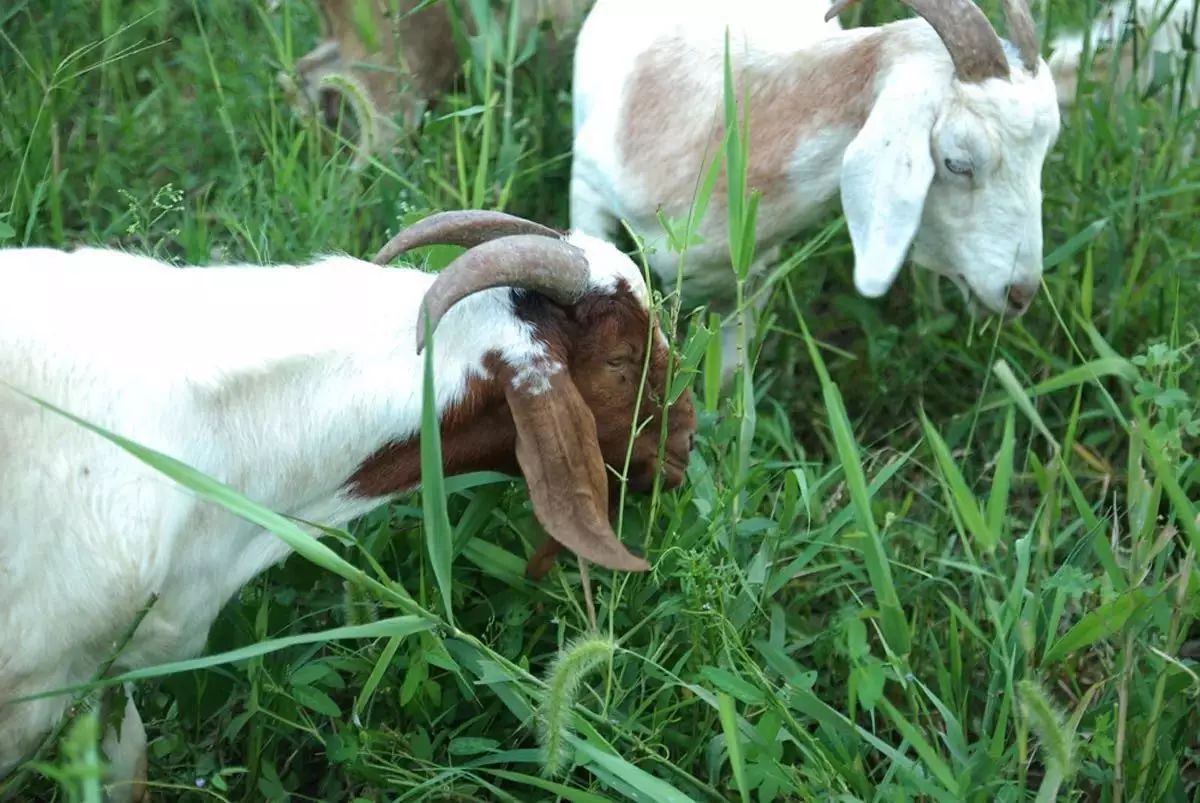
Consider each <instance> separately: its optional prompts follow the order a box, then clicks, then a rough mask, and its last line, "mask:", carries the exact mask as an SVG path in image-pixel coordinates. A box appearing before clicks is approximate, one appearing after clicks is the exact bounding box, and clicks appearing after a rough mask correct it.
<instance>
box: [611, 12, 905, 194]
mask: <svg viewBox="0 0 1200 803" xmlns="http://www.w3.org/2000/svg"><path fill="white" fill-rule="evenodd" d="M882 41H883V40H882V37H881V36H880V35H879V34H869V35H866V36H863V37H862V38H861V39H858V40H857V41H855V42H853V43H852V44H849V45H848V46H845V47H839V48H836V49H835V48H814V49H811V50H808V51H805V52H803V53H797V54H794V55H790V56H782V57H780V58H778V59H777V60H776V61H775V62H774V63H773V64H772V65H771V66H769V67H768V66H762V65H755V66H752V67H735V73H734V84H735V91H736V93H737V97H738V103H739V105H740V104H741V102H742V97H743V92H744V91H745V89H746V87H747V85H748V86H749V92H750V143H749V155H750V163H749V165H748V166H747V176H746V179H747V184H748V186H749V188H750V189H756V190H759V191H760V192H761V193H762V195H763V204H764V206H765V205H767V204H769V203H771V202H772V201H773V200H775V199H777V198H779V197H780V196H782V195H784V194H785V192H786V191H787V186H788V183H789V181H790V180H791V175H790V174H791V170H790V162H791V160H792V157H793V155H794V154H795V151H796V148H797V143H798V141H799V140H800V138H801V137H803V136H805V135H807V134H811V133H813V132H815V131H819V130H820V129H822V128H827V127H832V126H852V127H854V128H860V127H861V126H862V125H863V123H864V122H866V119H867V115H868V114H869V113H870V110H871V105H872V103H873V101H874V92H873V91H872V90H873V85H874V80H875V75H876V73H877V71H878V67H879V59H880V52H881V49H882ZM686 52H687V46H686V44H685V43H684V42H682V41H680V40H677V39H664V40H660V41H658V42H656V43H655V44H654V45H652V46H651V47H650V48H649V49H647V50H645V51H643V52H642V53H641V54H640V55H639V56H638V58H637V63H636V65H635V67H634V70H633V73H632V74H631V75H630V77H629V82H628V84H627V85H626V90H627V91H626V93H625V104H624V107H623V108H622V110H621V119H620V123H619V128H618V137H619V141H620V143H621V160H622V163H623V165H624V168H625V171H626V175H628V176H636V177H638V179H637V180H638V181H639V182H640V183H641V187H642V190H643V192H645V193H646V194H647V196H648V197H649V198H650V199H651V200H652V204H651V206H652V207H654V208H661V209H663V210H664V211H665V212H666V213H667V214H668V215H682V214H684V213H685V212H686V211H687V209H688V207H689V206H690V204H691V201H692V198H693V196H694V195H695V193H696V189H697V187H698V186H699V184H700V181H701V178H702V177H703V173H704V171H705V170H706V169H707V168H708V166H709V165H710V164H711V163H712V161H713V159H714V158H716V157H717V156H718V153H719V150H718V149H719V148H720V145H721V138H722V137H723V136H724V128H725V115H724V101H723V94H722V92H721V91H720V90H719V89H718V90H717V91H716V92H715V93H714V92H713V87H714V86H715V87H720V85H721V74H722V73H721V70H722V69H723V67H722V65H721V64H720V63H717V62H714V63H713V64H712V65H710V67H709V69H711V70H713V71H714V72H711V73H705V74H697V72H696V70H695V67H694V64H693V61H694V60H693V59H688V58H683V57H681V56H682V54H684V53H686ZM696 98H704V99H705V100H706V102H708V103H711V104H712V105H711V107H708V108H697V106H696ZM725 191H726V179H725V173H724V168H722V172H721V175H720V177H719V178H718V183H717V189H716V192H715V194H714V197H713V205H714V206H718V207H723V206H724V204H725Z"/></svg>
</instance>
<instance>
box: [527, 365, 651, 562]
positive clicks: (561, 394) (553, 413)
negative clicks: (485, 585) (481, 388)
mask: <svg viewBox="0 0 1200 803" xmlns="http://www.w3.org/2000/svg"><path fill="white" fill-rule="evenodd" d="M539 380H541V377H539V378H538V380H535V381H534V382H533V383H532V384H534V385H536V384H537V383H538V381H539ZM518 384H519V385H520V386H517V385H518ZM530 384H531V383H519V382H518V383H514V382H513V381H511V380H509V381H506V382H505V394H506V396H507V398H508V406H509V408H510V409H511V410H512V416H513V422H514V423H515V424H516V427H517V462H518V463H519V464H520V466H521V472H522V473H523V474H524V475H525V481H526V482H527V483H528V484H529V497H530V499H531V500H533V511H534V513H535V514H537V519H538V521H539V522H541V524H542V526H543V527H545V528H546V532H548V533H550V537H551V538H553V539H554V540H555V541H558V542H559V543H560V544H562V545H563V546H565V547H566V548H567V549H570V550H571V551H572V552H574V553H575V554H576V555H578V556H579V557H581V558H585V559H587V560H590V561H591V562H593V563H596V564H599V565H601V566H605V567H607V568H609V569H619V570H622V571H628V572H642V571H646V570H647V569H649V568H650V564H649V563H647V562H646V561H645V560H643V559H641V558H639V557H636V556H634V555H633V554H631V553H630V552H629V550H627V549H626V548H625V547H624V546H623V545H622V544H621V542H620V541H618V540H617V536H616V533H614V532H613V531H612V527H611V526H610V525H609V523H608V514H607V506H608V482H607V478H606V474H605V468H604V458H603V456H601V454H600V445H599V442H598V440H597V438H596V419H595V418H594V417H593V416H592V411H591V410H589V409H588V407H587V405H586V404H584V401H583V397H582V396H580V395H579V390H578V389H577V388H576V387H575V384H574V383H573V382H572V381H571V377H570V375H569V374H568V373H567V372H566V370H565V369H560V370H559V371H557V372H556V373H554V374H551V375H550V376H548V377H545V383H544V385H543V386H542V387H530ZM555 551H557V550H555ZM543 552H548V550H546V549H540V550H538V554H539V555H541V556H542V558H543V559H544V558H546V557H549V558H550V559H551V560H552V559H553V555H552V553H551V554H550V555H548V556H546V555H542V553H543ZM538 568H545V569H548V568H549V565H548V564H547V565H545V566H544V567H538ZM535 571H536V569H535ZM543 573H544V572H543Z"/></svg>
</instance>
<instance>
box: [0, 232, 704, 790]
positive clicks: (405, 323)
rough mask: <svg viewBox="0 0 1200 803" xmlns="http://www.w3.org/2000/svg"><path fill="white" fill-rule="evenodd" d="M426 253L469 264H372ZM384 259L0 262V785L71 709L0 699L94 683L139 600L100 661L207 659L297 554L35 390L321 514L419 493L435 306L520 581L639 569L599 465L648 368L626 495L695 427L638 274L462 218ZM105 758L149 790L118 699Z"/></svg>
mask: <svg viewBox="0 0 1200 803" xmlns="http://www.w3.org/2000/svg"><path fill="white" fill-rule="evenodd" d="M433 243H451V244H456V245H460V246H465V247H468V250H467V251H465V252H464V253H463V254H461V255H460V256H458V257H457V258H456V259H455V260H454V262H452V263H451V264H450V265H449V267H447V268H446V269H445V270H444V271H443V272H441V273H440V274H437V275H436V277H435V276H434V275H433V274H430V273H425V272H423V271H420V270H415V269H399V268H385V267H383V266H382V265H384V264H385V263H386V262H388V261H389V260H390V259H391V258H392V257H394V256H395V255H396V254H398V253H401V252H403V251H407V250H410V249H412V248H416V247H418V246H423V245H429V244H433ZM375 261H376V262H377V263H379V264H376V265H372V264H368V263H365V262H362V261H360V260H356V259H352V258H350V257H344V256H329V257H326V258H323V259H321V260H319V261H317V262H315V263H313V264H309V265H305V266H298V267H294V266H276V267H257V266H225V267H209V268H203V269H198V268H175V267H172V266H169V265H166V264H164V263H161V262H158V261H155V260H153V259H150V258H148V257H143V256H135V255H131V254H125V253H120V252H117V251H111V250H103V249H90V248H89V249H80V250H77V251H74V252H72V253H67V252H63V251H59V250H54V249H49V248H27V249H11V250H0V287H3V292H0V496H2V497H3V499H4V504H3V505H0V633H3V634H4V638H3V639H0V777H3V776H4V775H5V774H6V773H7V772H8V771H9V770H10V769H11V768H12V767H13V766H14V765H15V764H16V763H17V762H18V761H19V760H21V757H22V756H24V755H26V754H27V752H28V751H29V750H30V748H31V747H32V746H33V745H34V743H35V742H36V741H37V740H38V739H39V738H40V737H42V736H43V735H44V734H45V733H47V732H48V731H49V730H50V728H51V727H52V726H53V724H54V723H55V722H56V721H57V720H58V719H59V718H60V717H61V716H62V714H63V710H64V707H65V702H64V699H63V697H61V696H57V697H50V698H42V699H37V700H33V701H25V702H21V703H15V702H9V703H7V704H6V702H5V701H6V700H10V701H11V700H13V699H16V698H20V697H23V696H28V695H31V694H34V693H37V692H41V691H46V690H50V689H55V688H61V687H65V686H70V685H73V684H78V683H81V682H88V681H90V680H91V679H92V677H93V675H94V674H95V673H96V672H97V670H98V668H99V667H100V666H101V662H102V661H104V660H105V659H106V658H107V653H108V651H110V650H111V649H112V645H113V643H114V641H115V640H117V639H118V638H119V637H120V636H121V635H122V634H123V633H124V632H126V631H127V630H128V629H129V627H130V626H131V624H132V623H133V622H134V621H135V616H136V615H137V614H138V613H139V612H140V609H141V608H142V607H143V606H144V603H145V601H146V600H147V599H148V598H150V595H151V594H157V595H158V598H157V601H156V602H155V603H154V605H153V606H152V607H151V609H150V611H149V613H148V614H147V615H146V617H145V619H144V620H142V622H141V623H140V625H139V626H138V627H137V629H136V631H135V632H134V634H133V636H132V639H131V640H130V642H129V643H128V645H127V647H126V648H125V649H124V650H123V652H122V653H121V655H120V656H119V657H118V659H117V661H116V663H115V664H114V667H113V668H114V670H117V671H124V670H129V669H134V668H138V667H144V666H147V665H151V664H155V663H159V662H162V661H168V660H174V659H178V658H182V657H186V656H189V655H193V654H196V653H198V652H199V651H200V650H201V649H202V648H203V646H204V642H205V639H206V635H207V632H208V630H209V627H210V625H211V624H212V622H213V620H214V619H215V618H216V616H217V614H218V612H219V611H220V609H221V607H222V606H223V605H224V603H225V602H226V601H227V600H228V599H229V598H230V597H231V596H232V595H233V594H234V593H235V592H236V591H237V590H238V589H239V588H241V587H242V586H243V585H244V584H245V583H247V582H248V581H249V580H250V579H251V578H253V577H254V576H256V575H257V574H259V573H260V572H262V571H263V570H264V569H266V568H267V567H269V566H271V565H272V564H275V563H277V562H278V561H280V560H282V559H283V558H284V557H286V555H287V554H288V552H289V549H288V547H287V546H286V545H285V544H284V543H283V541H281V540H280V539H278V538H277V537H275V536H274V535H272V534H271V533H269V532H267V531H265V530H262V529H260V528H258V527H256V526H254V525H253V524H250V523H248V522H246V521H244V520H242V519H239V518H238V517H236V516H235V515H233V514H232V513H229V512H228V511H226V510H224V509H223V508H219V507H217V506H214V505H212V504H208V503H205V502H203V501H202V500H199V499H197V498H195V497H192V496H190V495H188V494H186V493H184V492H182V491H181V489H180V488H178V487H177V486H174V485H173V484H172V483H171V481H170V480H168V479H166V477H165V476H164V475H161V474H158V473H157V472H155V471H153V470H152V469H150V468H149V467H146V466H145V465H144V464H142V463H140V462H138V461H137V460H135V459H134V458H132V457H131V456H129V455H128V454H126V453H125V452H123V451H121V450H120V449H118V448H116V447H115V446H114V445H113V444H111V443H109V442H108V441H106V440H104V439H102V438H100V437H98V436H97V435H95V434H93V433H91V432H89V431H87V430H85V429H84V428H82V427H78V426H77V425H74V424H73V423H71V422H70V421H69V420H68V419H66V418H65V417H62V416H59V415H57V414H54V413H52V412H50V411H48V410H46V409H44V408H42V407H40V406H38V405H36V404H35V403H34V402H32V401H31V400H30V398H29V396H33V397H35V398H39V399H42V400H45V401H47V402H49V403H51V404H54V405H56V406H58V407H60V408H62V409H65V410H67V411H68V412H71V413H72V414H74V415H77V416H79V417H81V418H83V419H85V420H89V421H91V422H93V423H95V424H98V425H100V426H102V427H105V428H107V429H109V430H111V431H114V432H117V433H120V434H122V435H123V436H125V437H128V438H130V439H132V440H135V441H138V442H140V443H142V444H145V445H146V446H149V447H151V448H154V449H157V450H159V451H161V452H164V453H167V454H169V455H171V456H173V457H175V458H176V459H179V460H182V461H184V462H185V463H187V464H189V465H191V466H193V467H195V468H196V469H198V470H200V471H203V472H205V473H206V474H208V475H210V476H212V477H214V478H216V479H218V480H220V481H222V482H224V483H226V484H228V485H230V486H232V487H233V488H235V489H237V490H239V491H240V492H242V493H244V494H246V495H247V496H249V497H251V498H254V499H257V500H260V501H261V502H263V503H265V504H267V505H269V506H270V507H271V508H272V509H274V510H277V511H280V512H283V513H287V514H289V515H292V516H295V517H297V518H298V519H300V520H304V521H314V522H324V523H328V524H331V525H333V526H339V525H340V524H342V523H345V522H347V521H349V520H351V519H352V518H355V517H357V516H359V515H361V514H363V513H366V512H367V511H369V510H371V509H372V508H375V507H377V506H378V505H379V504H381V503H382V502H383V501H385V500H387V499H389V498H392V497H393V496H395V495H396V494H398V493H401V492H403V491H406V490H409V489H412V488H413V487H414V486H416V484H417V483H418V481H419V479H420V468H419V466H420V460H419V432H420V421H421V415H422V381H421V379H420V377H421V376H422V375H423V373H422V362H421V360H422V359H423V358H421V357H419V356H418V353H419V352H420V351H421V349H422V347H423V340H422V338H423V333H424V331H425V326H424V321H425V316H426V315H427V316H428V320H429V323H430V326H431V327H437V337H436V340H435V341H434V342H433V345H432V348H433V352H434V353H433V359H434V361H435V382H436V389H435V396H436V406H437V413H438V416H439V421H440V427H441V433H442V438H443V460H444V464H445V470H446V472H447V473H461V472H466V471H477V470H495V471H501V472H506V473H510V474H513V475H516V474H524V476H525V478H526V480H527V482H528V485H529V493H530V498H531V500H532V503H533V509H534V512H535V515H536V517H537V518H538V520H539V521H540V522H541V523H542V525H543V526H544V527H545V528H546V530H547V531H548V532H549V534H550V536H551V539H552V542H553V544H554V545H555V546H550V547H546V546H543V547H542V548H541V549H539V550H538V553H537V554H536V555H535V560H534V561H531V565H530V567H529V570H528V573H529V574H530V576H531V577H534V578H536V577H538V576H540V574H541V573H544V571H545V570H546V569H547V568H548V563H547V559H553V555H554V552H556V551H557V549H558V545H565V546H566V547H567V548H569V549H571V550H573V551H574V552H575V553H576V554H577V555H578V556H579V557H580V558H585V559H587V560H589V561H593V562H595V563H597V564H600V565H602V566H605V567H609V568H613V569H618V570H624V571H643V570H646V569H647V568H649V564H648V563H647V562H646V560H644V559H643V558H640V557H636V556H634V555H633V554H631V553H630V552H629V551H628V550H627V549H626V548H625V547H624V546H623V545H622V544H621V543H620V541H619V540H618V539H617V538H616V536H615V534H614V533H613V531H612V528H611V527H610V525H609V519H608V508H607V505H608V503H609V501H610V488H609V486H608V483H607V479H606V477H607V474H606V469H605V463H606V462H607V463H609V464H611V465H613V466H617V467H621V466H624V465H625V461H626V451H627V449H629V448H630V446H629V441H630V437H631V433H633V432H635V429H634V427H633V425H634V423H635V422H634V420H633V415H634V409H635V404H636V403H637V401H638V397H639V395H641V394H642V375H643V370H645V371H646V375H647V385H648V388H647V390H648V391H649V392H648V393H647V394H645V398H644V399H642V401H641V407H640V408H639V409H640V414H639V418H640V419H641V420H640V421H639V422H637V423H639V424H646V426H644V428H643V429H640V430H636V433H637V434H636V436H635V437H634V439H633V443H632V447H631V453H632V460H631V462H630V464H629V465H630V467H629V477H628V480H629V483H630V487H631V489H632V490H634V491H638V490H640V489H643V488H648V487H650V486H652V485H653V484H654V480H655V478H656V477H658V476H660V475H662V476H663V485H664V486H665V487H667V488H674V487H677V486H678V485H679V484H680V483H681V482H682V481H683V472H684V470H685V468H686V465H687V462H688V454H689V452H690V450H691V446H692V437H693V433H694V429H695V414H694V410H693V405H692V399H691V395H690V391H687V390H685V391H684V393H683V394H682V395H681V396H679V397H678V398H677V400H676V401H675V402H674V403H673V404H672V405H671V406H669V407H665V408H664V405H663V403H660V402H659V401H657V400H658V399H660V398H665V394H666V392H667V388H666V384H665V383H666V380H667V369H668V366H667V363H668V361H669V358H670V357H669V346H668V342H667V340H666V339H665V337H664V336H663V334H662V332H661V331H660V329H659V327H658V324H657V318H656V316H655V314H654V312H653V311H652V309H651V307H650V299H649V296H648V293H647V288H646V285H645V282H644V280H643V278H642V276H641V274H640V273H639V272H638V271H637V269H636V268H635V266H634V264H633V262H631V261H630V260H629V259H628V258H627V257H626V256H624V255H623V254H621V253H620V252H619V251H617V250H616V248H614V247H613V246H612V245H610V244H608V243H605V242H603V241H600V240H597V239H595V238H592V237H589V236H588V235H586V234H581V233H570V234H568V235H566V236H560V235H559V234H558V233H557V232H555V231H553V230H551V229H548V228H544V227H542V226H540V225H538V224H535V223H532V222H529V221H525V220H522V219H520V218H516V217H512V216H509V215H504V214H500V213H494V212H482V211H470V210H467V211H459V212H448V213H443V214H440V215H434V216H432V217H429V218H426V219H424V220H423V221H421V222H419V223H416V224H414V225H413V226H411V227H410V228H408V229H406V230H403V231H401V232H400V233H399V234H398V235H397V236H396V237H395V238H394V239H393V240H392V241H391V242H390V243H389V244H388V245H387V246H386V247H385V248H384V249H383V250H382V251H381V252H380V253H379V254H378V255H377V257H376V259H375ZM414 342H415V343H416V349H414V348H413V344H414ZM644 360H648V368H647V367H645V363H644V362H643V361H644ZM14 389H17V390H19V391H21V392H20V393H17V392H14ZM25 394H29V395H28V396H27V395H25ZM666 417H669V419H668V420H667V421H666V422H665V426H666V428H667V429H666V438H665V443H666V445H665V450H664V451H665V457H664V458H663V459H661V460H660V459H659V457H658V451H659V447H658V442H659V438H660V436H661V434H662V429H661V427H662V426H663V424H664V422H663V419H664V418H666ZM614 485H615V483H614ZM314 534H318V535H319V533H316V532H315V531H314ZM548 543H549V542H548ZM582 565H583V564H582V563H581V566H582ZM105 747H106V751H107V752H108V755H109V756H110V757H111V758H112V762H113V775H114V777H116V778H118V779H121V780H124V781H128V780H130V779H133V778H135V777H138V776H139V775H143V776H144V767H145V756H144V748H145V731H144V729H143V728H142V725H141V721H140V719H139V718H138V714H137V711H136V708H134V707H133V706H132V703H130V704H129V706H128V710H127V713H126V716H125V721H124V724H123V732H122V734H121V735H120V736H119V737H118V735H117V734H115V733H114V732H111V731H110V732H109V733H108V734H107V735H106V741H105ZM139 765H140V769H139ZM134 786H136V784H135V785H134ZM125 788H126V789H129V788H132V787H130V786H128V785H127V786H126V787H125ZM115 798H116V799H129V798H128V796H124V795H115Z"/></svg>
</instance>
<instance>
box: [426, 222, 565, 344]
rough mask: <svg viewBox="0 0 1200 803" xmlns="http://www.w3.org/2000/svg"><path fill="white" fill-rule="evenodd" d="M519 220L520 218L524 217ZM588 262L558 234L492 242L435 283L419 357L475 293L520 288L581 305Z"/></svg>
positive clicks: (468, 254) (456, 263)
mask: <svg viewBox="0 0 1200 803" xmlns="http://www.w3.org/2000/svg"><path fill="white" fill-rule="evenodd" d="M518 220H519V218H518ZM588 277H589V271H588V261H587V257H585V256H584V254H583V251H581V250H580V249H578V248H576V247H575V246H573V245H571V244H570V243H567V242H565V241H563V240H561V239H559V238H558V237H557V236H556V237H555V238H554V239H551V238H549V237H546V236H544V235H540V234H514V235H509V236H507V237H499V238H498V239H493V240H488V241H487V242H482V243H480V244H479V245H476V246H475V247H473V248H471V249H469V250H468V251H466V252H464V253H463V254H461V255H460V256H459V257H458V258H457V259H455V260H454V261H453V262H451V263H450V264H449V265H448V266H447V267H446V269H445V270H443V271H442V272H441V273H440V274H438V277H437V278H436V279H435V280H434V282H433V284H432V285H431V286H430V288H429V290H427V291H426V293H425V298H424V299H423V300H422V303H421V312H420V314H419V315H418V317H417V353H418V354H419V353H421V351H422V349H424V348H425V325H426V324H425V322H426V320H428V321H429V325H430V331H432V330H434V329H436V328H437V325H438V323H439V322H440V321H441V319H442V316H443V315H445V314H446V312H447V311H449V310H450V309H451V308H452V307H453V306H454V305H455V304H457V303H458V302H459V301H462V300H463V299H464V298H466V297H467V296H469V295H472V294H474V293H478V292H479V291H480V290H487V289H489V288H492V287H519V288H521V289H524V290H532V291H534V292H538V293H541V294H542V295H544V296H546V297H547V298H549V299H550V300H551V301H554V302H556V303H559V304H564V305H569V304H574V303H575V302H577V301H578V300H579V299H580V298H581V297H582V296H583V294H584V292H585V291H586V290H587V286H588Z"/></svg>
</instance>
